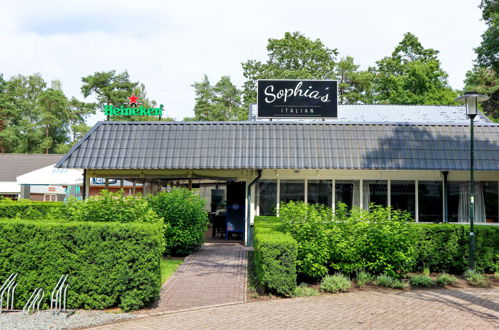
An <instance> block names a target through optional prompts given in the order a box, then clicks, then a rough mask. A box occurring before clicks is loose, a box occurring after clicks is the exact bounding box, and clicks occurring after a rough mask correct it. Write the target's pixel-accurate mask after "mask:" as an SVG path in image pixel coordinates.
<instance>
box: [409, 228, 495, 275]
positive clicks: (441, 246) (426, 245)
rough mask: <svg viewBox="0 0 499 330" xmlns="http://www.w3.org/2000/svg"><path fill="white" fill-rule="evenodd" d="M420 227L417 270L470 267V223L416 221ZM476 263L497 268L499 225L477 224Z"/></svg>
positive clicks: (451, 270)
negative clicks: (427, 222) (424, 222)
mask: <svg viewBox="0 0 499 330" xmlns="http://www.w3.org/2000/svg"><path fill="white" fill-rule="evenodd" d="M413 226H414V227H415V228H416V229H417V230H418V231H419V237H420V238H419V240H418V243H417V252H416V260H417V266H416V268H415V270H418V269H419V270H420V269H423V268H425V267H427V268H430V269H431V270H433V271H441V272H453V273H462V272H464V271H465V270H466V268H467V267H468V252H469V250H468V241H469V231H470V227H469V226H468V225H459V224H422V223H417V224H414V225H413ZM475 233H476V254H475V256H476V267H477V269H479V270H482V271H490V272H492V271H494V270H495V267H497V265H499V252H498V251H499V227H498V226H486V225H475Z"/></svg>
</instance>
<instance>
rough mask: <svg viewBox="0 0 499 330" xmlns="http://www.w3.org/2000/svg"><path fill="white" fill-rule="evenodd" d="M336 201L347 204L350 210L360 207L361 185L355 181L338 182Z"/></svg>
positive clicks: (336, 185)
mask: <svg viewBox="0 0 499 330" xmlns="http://www.w3.org/2000/svg"><path fill="white" fill-rule="evenodd" d="M334 193H335V199H336V205H338V203H343V204H346V205H347V207H348V208H349V209H351V208H352V206H359V205H360V183H359V181H354V180H336V184H335V192H334Z"/></svg>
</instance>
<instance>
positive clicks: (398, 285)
mask: <svg viewBox="0 0 499 330" xmlns="http://www.w3.org/2000/svg"><path fill="white" fill-rule="evenodd" d="M376 284H378V285H379V286H384V287H387V288H393V289H405V288H406V287H407V283H405V282H402V281H401V280H398V279H396V278H393V277H390V276H388V275H386V274H382V275H378V276H377V277H376Z"/></svg>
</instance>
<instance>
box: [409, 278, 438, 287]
mask: <svg viewBox="0 0 499 330" xmlns="http://www.w3.org/2000/svg"><path fill="white" fill-rule="evenodd" d="M409 282H410V283H411V285H412V286H422V287H425V288H429V287H432V286H434V285H435V281H433V280H432V279H431V278H430V277H429V276H427V275H415V276H411V277H410V279H409Z"/></svg>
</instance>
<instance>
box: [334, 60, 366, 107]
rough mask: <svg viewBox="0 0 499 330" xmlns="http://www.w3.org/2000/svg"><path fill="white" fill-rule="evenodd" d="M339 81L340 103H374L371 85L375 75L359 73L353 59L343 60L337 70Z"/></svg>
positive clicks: (364, 72) (337, 65) (338, 64)
mask: <svg viewBox="0 0 499 330" xmlns="http://www.w3.org/2000/svg"><path fill="white" fill-rule="evenodd" d="M335 75H336V79H338V103H340V104H365V103H372V93H371V84H372V79H373V75H372V74H371V72H369V71H359V65H357V64H355V63H354V61H353V57H351V56H347V57H344V58H341V59H340V61H339V62H338V63H337V64H336V68H335Z"/></svg>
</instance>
